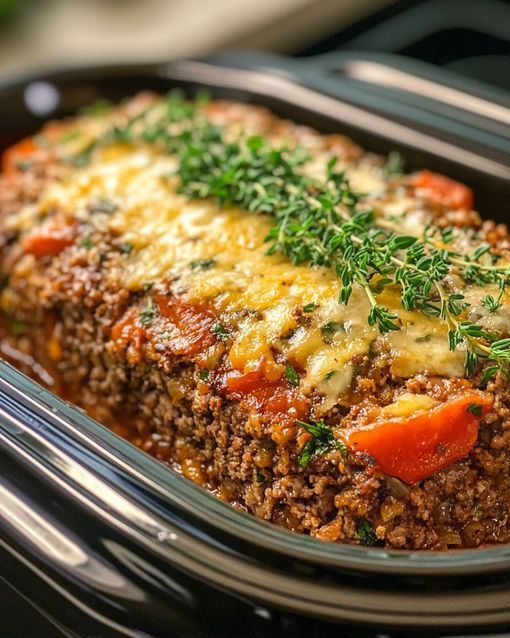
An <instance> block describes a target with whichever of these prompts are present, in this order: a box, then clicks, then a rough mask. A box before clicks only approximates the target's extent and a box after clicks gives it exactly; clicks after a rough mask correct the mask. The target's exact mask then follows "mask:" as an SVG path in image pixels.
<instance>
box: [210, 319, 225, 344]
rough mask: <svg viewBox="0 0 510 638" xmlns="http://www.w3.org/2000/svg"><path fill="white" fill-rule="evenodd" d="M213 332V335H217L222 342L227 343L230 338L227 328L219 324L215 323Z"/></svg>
mask: <svg viewBox="0 0 510 638" xmlns="http://www.w3.org/2000/svg"><path fill="white" fill-rule="evenodd" d="M211 332H212V333H213V335H216V336H217V337H218V339H219V340H220V341H226V340H227V339H228V337H229V334H228V332H227V331H226V330H225V328H224V327H223V326H222V325H221V323H219V322H218V323H215V324H214V325H213V326H212V328H211Z"/></svg>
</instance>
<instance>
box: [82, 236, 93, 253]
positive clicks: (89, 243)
mask: <svg viewBox="0 0 510 638" xmlns="http://www.w3.org/2000/svg"><path fill="white" fill-rule="evenodd" d="M80 246H81V247H82V248H86V249H87V250H90V249H91V248H92V247H93V246H94V242H93V241H92V239H91V238H90V237H85V239H82V240H81V242H80Z"/></svg>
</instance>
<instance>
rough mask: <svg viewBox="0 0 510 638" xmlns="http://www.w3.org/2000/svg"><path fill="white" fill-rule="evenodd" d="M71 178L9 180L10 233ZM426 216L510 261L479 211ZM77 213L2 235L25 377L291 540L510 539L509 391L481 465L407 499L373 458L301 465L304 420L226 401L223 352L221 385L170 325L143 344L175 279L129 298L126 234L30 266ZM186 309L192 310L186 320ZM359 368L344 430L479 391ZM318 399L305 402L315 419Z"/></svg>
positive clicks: (496, 386) (38, 162) (490, 422)
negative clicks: (394, 405) (409, 403)
mask: <svg viewBox="0 0 510 638" xmlns="http://www.w3.org/2000/svg"><path fill="white" fill-rule="evenodd" d="M151 99H152V97H150V96H149V97H147V96H141V97H139V98H138V99H135V100H134V101H133V102H132V103H130V104H129V105H128V106H126V107H124V109H125V110H126V111H128V110H129V109H131V111H134V112H136V110H137V109H139V108H140V104H142V105H143V104H145V103H146V100H149V101H150V100H151ZM209 114H210V116H211V117H216V118H218V119H219V120H220V121H226V122H228V123H229V125H235V124H236V123H239V122H242V123H243V125H245V126H246V123H247V122H248V123H249V126H251V127H252V128H253V130H254V131H255V132H257V133H263V134H265V135H272V136H279V135H283V134H286V135H289V134H290V135H291V136H294V137H296V138H298V139H307V140H308V142H310V140H311V145H312V146H314V145H315V146H322V147H326V148H327V151H328V152H330V153H333V154H337V155H339V156H340V157H341V158H342V159H344V160H345V161H347V162H351V163H356V162H359V161H362V160H363V161H367V162H369V163H370V164H373V165H376V166H377V165H380V164H381V160H380V159H379V158H376V157H372V156H368V157H367V156H365V155H364V154H363V153H362V151H361V149H359V147H357V146H356V145H355V144H353V143H352V142H350V141H349V140H346V139H345V138H343V137H341V136H326V137H321V136H319V135H318V134H317V133H315V132H313V131H310V130H309V129H306V128H303V127H295V125H292V124H290V123H288V122H285V121H282V120H279V119H277V118H275V117H274V116H272V115H270V114H269V113H268V112H267V111H265V110H264V109H260V108H258V107H249V106H244V105H232V104H226V103H213V104H212V105H210V107H209ZM69 170H72V169H70V168H69V167H68V166H66V165H64V164H63V163H62V161H61V160H57V159H55V157H54V156H53V155H52V154H51V153H50V152H45V153H42V156H41V157H36V156H34V157H33V165H32V166H31V170H27V171H25V172H22V171H17V172H14V173H12V174H5V175H4V176H2V177H0V218H1V220H5V219H7V218H9V216H10V215H11V214H12V213H15V212H16V211H17V210H18V209H19V208H20V207H21V206H27V205H30V203H35V202H37V201H38V198H39V197H40V193H41V192H42V190H43V189H44V188H45V186H46V185H47V184H50V183H53V182H55V181H58V179H59V177H60V175H61V174H65V172H66V171H69ZM406 189H409V185H408V182H407V181H406V179H405V178H401V177H399V178H396V179H394V180H392V182H391V184H390V185H389V187H388V192H389V193H391V192H392V191H395V192H398V193H402V192H405V191H406ZM424 207H425V209H426V211H427V214H428V215H430V216H432V217H434V218H435V220H436V222H437V223H438V224H445V225H449V224H452V223H453V224H456V225H461V226H467V227H478V228H481V232H482V233H483V235H484V236H485V237H486V238H487V240H489V241H491V242H492V243H493V244H494V245H498V246H500V248H501V249H502V250H505V249H506V247H507V244H508V236H507V234H506V230H505V229H504V228H503V227H500V226H496V225H495V224H493V223H490V222H485V223H484V225H483V226H482V223H481V221H480V219H479V217H478V216H477V215H476V213H474V212H472V211H452V210H449V209H448V208H445V207H441V206H438V205H435V204H430V205H429V204H424ZM72 213H73V211H69V210H51V211H50V212H49V213H48V215H47V217H46V218H45V219H44V220H40V219H37V220H36V221H30V222H29V225H28V227H27V229H23V230H22V231H20V230H13V229H12V227H11V226H9V225H8V224H7V225H6V224H5V223H4V224H3V226H2V234H1V239H2V241H1V270H2V273H4V274H5V275H6V276H5V277H4V282H3V286H4V287H3V291H2V308H3V336H2V351H3V354H4V356H6V357H8V358H10V359H11V360H12V361H14V362H15V363H16V365H18V366H19V367H20V368H21V369H22V370H24V371H26V372H28V373H29V374H32V375H33V376H35V377H36V378H38V380H40V381H42V382H44V383H45V384H46V385H48V386H49V387H50V388H52V389H53V390H54V391H55V392H57V393H58V394H60V395H62V396H64V397H65V398H68V399H70V400H72V401H74V402H76V403H78V404H79V405H81V406H82V407H84V408H85V409H86V410H87V411H88V412H89V413H90V414H91V415H92V416H93V417H95V418H97V419H98V420H99V421H100V422H102V423H104V424H105V425H107V426H109V427H111V428H112V429H114V431H117V432H118V433H119V434H121V435H122V436H125V437H127V438H129V439H130V440H131V441H132V442H133V443H135V444H136V445H138V446H140V447H141V448H142V449H144V450H145V451H147V452H148V453H150V454H152V455H154V456H155V457H156V458H158V459H160V460H161V461H163V462H165V463H168V464H169V465H170V466H171V467H173V468H174V469H175V470H177V471H180V472H182V473H183V474H184V475H185V476H186V477H188V478H189V479H191V480H193V481H195V482H197V483H199V484H201V485H203V486H204V487H206V488H207V489H209V490H211V491H212V492H214V493H215V494H216V495H217V496H219V497H220V498H222V499H224V500H226V501H228V502H230V503H232V504H233V505H234V506H235V507H238V508H241V509H243V510H246V511H248V512H251V513H252V514H254V515H256V516H258V517H260V518H262V519H265V520H267V521H271V522H273V523H275V524H277V525H280V526H282V527H285V528H287V529H290V530H293V531H296V532H301V533H307V534H310V535H312V536H315V537H317V538H320V539H324V540H328V541H338V542H348V543H356V544H359V543H364V542H366V541H367V535H366V533H365V534H364V533H363V530H364V529H365V530H366V527H365V528H364V527H363V526H364V525H366V524H368V525H369V527H370V529H371V530H372V533H371V535H370V539H369V540H370V542H376V543H378V544H380V545H384V546H385V547H388V548H399V549H445V548H447V547H477V546H480V545H483V544H487V543H504V542H508V541H509V540H510V523H509V507H508V503H509V502H510V482H509V477H510V454H509V448H510V431H509V427H510V419H509V406H510V393H509V391H508V387H507V384H506V382H505V380H504V379H503V378H502V377H500V376H498V377H497V378H496V379H495V380H492V381H490V382H489V384H488V387H487V392H488V393H490V394H491V395H492V396H493V397H494V408H493V410H492V411H491V412H490V414H489V415H488V416H487V417H486V418H485V419H484V420H483V421H482V424H481V426H480V430H479V436H478V440H477V442H476V444H475V446H474V447H473V449H472V450H471V452H470V453H469V455H468V456H467V457H466V458H464V459H462V460H459V461H457V462H456V463H453V464H452V465H450V466H448V467H446V468H444V469H441V470H439V471H437V472H435V473H434V474H433V475H432V476H430V477H429V478H427V479H425V480H422V481H420V482H418V483H416V484H413V485H406V484H404V483H403V482H402V481H399V480H398V479H394V478H392V477H388V476H386V475H384V474H382V473H381V472H380V471H379V470H378V468H377V465H376V464H375V463H374V460H373V458H371V457H370V456H368V455H363V454H357V455H349V456H347V457H345V455H343V454H342V452H341V450H338V449H333V450H331V451H329V452H327V453H326V454H323V455H317V456H316V457H314V458H313V459H312V460H311V462H310V463H309V464H308V465H307V466H306V467H302V466H301V465H300V463H299V460H298V457H299V450H300V449H302V447H303V444H304V443H305V442H306V440H307V438H306V437H307V434H306V433H304V432H303V431H302V430H300V429H299V428H297V427H296V426H295V425H294V424H293V422H291V421H292V420H291V421H289V422H288V423H284V424H283V426H282V427H276V428H271V427H269V425H270V424H269V425H268V418H267V416H266V418H264V415H263V414H262V416H261V414H260V411H259V413H257V409H256V408H257V404H255V407H254V404H253V403H250V402H246V401H243V400H242V399H240V398H239V396H238V395H236V394H235V393H230V394H229V393H228V392H227V393H226V392H225V386H224V379H223V377H222V376H221V375H222V374H224V371H225V365H226V364H225V358H226V351H225V348H226V346H225V344H224V343H223V342H222V341H221V339H214V340H212V341H211V342H209V341H207V343H206V345H207V346H208V356H209V358H210V359H212V360H214V364H215V366H216V369H217V370H219V372H218V373H217V374H216V375H213V376H212V377H210V378H205V377H204V375H203V374H202V370H203V369H204V365H203V362H201V363H198V364H197V357H196V356H195V355H196V353H195V352H194V353H193V356H191V355H190V351H189V349H188V351H185V350H186V349H185V348H183V347H182V343H181V341H179V339H182V335H177V336H175V335H174V334H173V333H172V334H171V338H170V343H168V340H165V338H164V335H165V334H166V332H168V317H165V316H162V317H160V316H158V317H156V318H155V319H154V320H153V321H151V323H150V325H148V326H146V329H145V330H143V334H142V328H141V327H140V325H139V324H138V325H136V326H134V324H133V322H132V321H131V323H130V322H129V321H127V320H126V317H127V318H128V319H129V317H130V316H131V317H132V316H136V317H138V316H139V315H140V313H143V312H144V311H147V300H148V298H149V296H150V295H156V297H157V295H162V296H165V295H166V296H168V298H172V295H174V296H175V295H178V294H179V290H178V287H177V283H176V282H175V281H158V282H156V283H155V284H154V285H151V288H152V290H148V289H145V290H144V289H143V288H142V289H140V290H130V289H128V288H126V287H121V286H119V285H118V281H117V280H116V279H115V278H114V277H111V276H110V275H111V273H112V272H115V271H116V269H119V268H120V269H122V268H123V263H124V260H126V259H127V258H128V256H127V255H126V252H127V251H126V250H125V249H124V248H123V246H122V244H119V237H118V236H117V235H116V233H115V232H112V231H108V232H106V231H101V232H100V231H98V230H97V228H95V227H93V228H92V229H91V227H90V225H88V221H87V220H78V223H77V226H76V228H75V232H74V234H73V239H72V242H70V243H69V245H66V246H65V247H64V248H63V249H62V250H60V251H59V252H58V253H56V254H52V255H43V256H34V254H27V250H26V244H25V247H24V245H23V241H22V240H23V237H24V236H26V234H27V233H30V232H31V230H32V226H34V225H35V226H37V225H41V224H43V225H44V224H47V223H48V219H50V220H51V219H57V218H58V219H61V218H62V217H64V218H66V216H67V217H69V216H71V217H72ZM73 219H74V218H73ZM73 223H74V222H73ZM0 224H2V221H0ZM151 298H152V297H151ZM188 309H189V308H188V306H185V307H184V309H183V308H182V307H181V308H180V312H181V314H182V313H183V312H184V313H186V312H187V311H188ZM149 310H150V307H149ZM169 312H170V311H169ZM130 313H131V315H130ZM198 319H199V320H200V321H202V322H205V323H204V325H206V326H207V329H208V330H209V329H210V327H211V323H210V322H211V321H214V317H210V316H209V314H208V311H206V310H203V311H202V314H201V315H200V316H199V317H198ZM194 320H195V321H196V320H197V318H196V316H195V319H194ZM135 323H136V322H135ZM174 323H175V322H174ZM119 325H120V328H119ZM133 326H134V327H133ZM115 330H117V333H115ZM208 334H209V332H208ZM192 336H194V337H196V336H197V335H196V334H195V333H193V335H192ZM199 336H202V337H203V335H199ZM207 338H209V337H207ZM209 363H210V362H209ZM276 364H278V358H277V357H276ZM222 366H223V367H222ZM356 366H357V367H356V372H355V374H354V377H353V379H352V382H351V388H352V389H353V390H352V405H351V407H346V406H345V405H337V406H333V407H332V408H330V409H329V411H328V412H327V414H326V415H325V418H326V419H328V420H329V421H331V422H333V421H335V419H337V418H338V417H339V416H341V417H345V416H346V415H347V416H349V410H350V414H351V415H354V414H355V413H356V410H358V411H359V410H360V409H361V408H360V406H364V405H367V404H375V405H380V406H384V405H388V404H390V403H391V402H392V401H394V400H395V397H397V396H399V395H400V394H402V393H403V392H411V393H414V394H426V395H428V396H430V397H432V398H434V399H436V400H438V401H445V400H446V399H448V397H449V396H451V395H452V394H455V393H456V392H458V391H459V390H462V388H463V387H464V386H465V385H466V381H465V380H464V379H461V378H450V379H448V378H442V377H440V376H438V375H433V374H430V373H419V374H415V375H413V376H410V377H409V378H395V376H394V375H393V374H392V372H391V369H390V363H389V362H388V361H386V360H385V356H384V355H383V354H381V356H377V357H375V359H374V358H371V357H368V356H366V355H361V356H358V358H357V361H356ZM301 400H303V401H304V399H302V398H301V397H299V396H297V398H296V395H295V394H293V395H292V396H291V399H289V400H288V401H287V404H286V405H287V407H289V406H290V409H291V410H292V409H295V410H297V411H298V412H299V410H300V409H301V408H300V407H299V406H300V403H299V401H301ZM314 400H315V399H314V398H313V397H312V398H308V397H307V398H306V401H307V402H308V403H307V409H309V407H310V406H309V404H310V403H311V404H313V401H314ZM289 401H290V403H289ZM296 406H298V407H296ZM258 407H260V406H258ZM298 408H299V409H298ZM353 418H354V417H353ZM360 530H361V531H360Z"/></svg>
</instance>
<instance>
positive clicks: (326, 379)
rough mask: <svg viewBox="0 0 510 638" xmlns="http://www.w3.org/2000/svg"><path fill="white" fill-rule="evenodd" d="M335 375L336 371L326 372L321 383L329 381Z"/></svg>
mask: <svg viewBox="0 0 510 638" xmlns="http://www.w3.org/2000/svg"><path fill="white" fill-rule="evenodd" d="M335 374H336V370H330V371H329V372H326V374H325V375H324V379H323V381H329V380H330V379H331V377H334V376H335Z"/></svg>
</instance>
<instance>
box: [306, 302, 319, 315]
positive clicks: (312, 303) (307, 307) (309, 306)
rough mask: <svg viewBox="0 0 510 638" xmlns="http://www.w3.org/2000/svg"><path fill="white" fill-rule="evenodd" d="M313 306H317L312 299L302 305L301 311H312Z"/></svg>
mask: <svg viewBox="0 0 510 638" xmlns="http://www.w3.org/2000/svg"><path fill="white" fill-rule="evenodd" d="M315 308H318V306H317V304H316V303H314V302H313V301H312V302H310V303H307V304H306V305H305V306H303V312H305V313H307V314H308V313H309V312H313V311H314V310H315Z"/></svg>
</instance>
